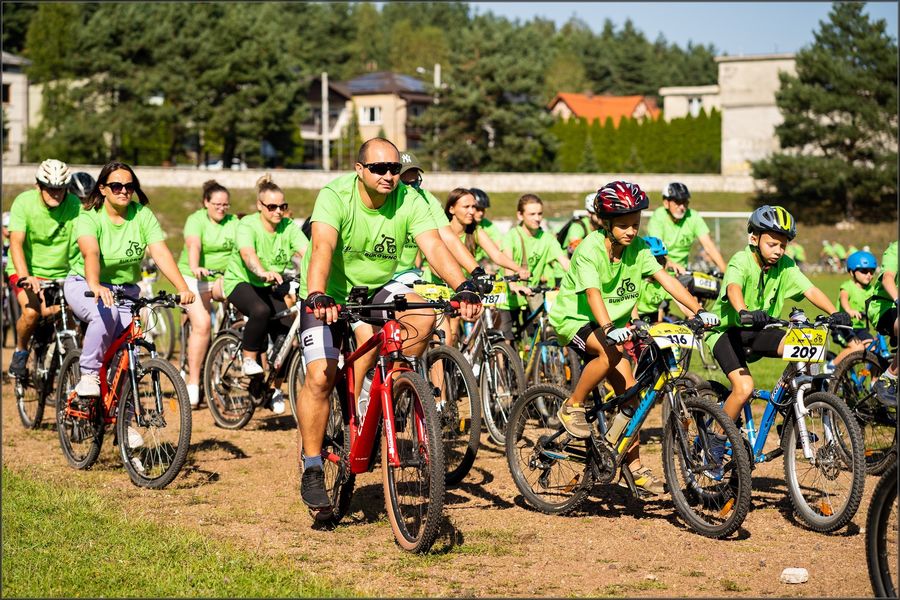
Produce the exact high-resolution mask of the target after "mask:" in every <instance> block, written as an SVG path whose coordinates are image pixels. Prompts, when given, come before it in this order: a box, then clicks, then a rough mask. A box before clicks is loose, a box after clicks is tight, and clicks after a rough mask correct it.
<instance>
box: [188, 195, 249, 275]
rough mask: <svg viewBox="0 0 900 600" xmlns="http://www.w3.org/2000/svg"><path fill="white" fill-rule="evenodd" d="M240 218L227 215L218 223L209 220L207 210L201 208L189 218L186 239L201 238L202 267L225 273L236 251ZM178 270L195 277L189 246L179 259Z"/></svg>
mask: <svg viewBox="0 0 900 600" xmlns="http://www.w3.org/2000/svg"><path fill="white" fill-rule="evenodd" d="M237 227H238V218H237V217H236V216H235V215H225V217H224V218H223V219H222V220H221V221H219V222H218V223H216V222H215V221H213V220H212V219H210V218H209V215H207V213H206V209H205V208H201V209H200V210H198V211H197V212H195V213H192V214H191V215H190V216H188V218H187V221H185V222H184V237H185V239H187V238H188V237H191V236H195V237H199V238H200V266H201V267H202V268H204V269H209V270H210V271H224V270H225V268H226V267H227V266H228V260H229V258H230V257H231V253H232V251H233V250H234V236H235V234H236V233H237ZM178 270H179V271H181V274H182V275H184V276H185V277H193V276H194V274H193V273H191V267H190V263H189V262H188V249H187V245H185V247H184V248H183V249H182V250H181V257H180V258H179V259H178Z"/></svg>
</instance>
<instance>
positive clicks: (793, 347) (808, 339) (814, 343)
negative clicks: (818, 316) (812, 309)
mask: <svg viewBox="0 0 900 600" xmlns="http://www.w3.org/2000/svg"><path fill="white" fill-rule="evenodd" d="M826 337H827V334H826V332H825V330H823V329H790V330H788V332H787V335H786V336H785V338H784V352H783V353H782V354H781V358H782V360H789V361H794V362H824V361H825V341H826Z"/></svg>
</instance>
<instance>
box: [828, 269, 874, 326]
mask: <svg viewBox="0 0 900 600" xmlns="http://www.w3.org/2000/svg"><path fill="white" fill-rule="evenodd" d="M851 277H852V275H851ZM875 288H876V284H875V281H874V280H873V281H871V282H869V285H867V286H866V287H860V286H858V285H857V284H856V282H855V281H853V280H852V279H848V280H847V281H845V282H844V283H842V284H841V288H840V290H838V297H837V300H836V301H835V303H834V305H835V306H836V307H837V308H838V310H844V309H843V308H842V307H841V295H840V293H841V291H845V292H847V304H849V305H850V308H852V309H853V310H858V311H859V312H861V313H863V314H865V313H866V300H868V299H869V297H870V296H871V295H872V294H874V293H875ZM851 325H852V326H853V327H855V328H858V329H861V328H864V327H865V326H866V322H865V321H864V320H863V319H853V322H852V323H851Z"/></svg>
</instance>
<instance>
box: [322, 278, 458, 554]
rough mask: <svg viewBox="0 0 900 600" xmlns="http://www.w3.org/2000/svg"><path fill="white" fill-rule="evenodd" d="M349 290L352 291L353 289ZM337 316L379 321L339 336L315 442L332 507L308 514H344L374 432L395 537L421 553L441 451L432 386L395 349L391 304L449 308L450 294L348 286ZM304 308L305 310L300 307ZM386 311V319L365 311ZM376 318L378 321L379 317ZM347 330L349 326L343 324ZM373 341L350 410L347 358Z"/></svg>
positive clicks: (439, 478) (431, 524) (398, 345)
mask: <svg viewBox="0 0 900 600" xmlns="http://www.w3.org/2000/svg"><path fill="white" fill-rule="evenodd" d="M354 292H355V293H354ZM354 292H351V296H350V299H349V302H348V304H346V305H344V306H341V307H340V318H341V319H347V320H350V321H354V320H362V321H367V322H372V323H373V324H377V325H379V326H381V329H380V330H379V331H378V332H377V333H376V334H375V335H374V336H373V337H372V338H371V339H370V340H368V341H367V342H366V343H365V344H363V345H362V346H361V347H359V348H358V349H355V350H353V349H352V347H353V343H352V338H353V335H352V333H349V331H348V333H347V334H346V336H345V340H344V344H343V347H344V348H345V350H344V352H343V357H342V358H343V366H341V367H340V369H339V371H338V376H337V382H336V384H335V393H332V394H331V414H330V416H329V419H328V423H327V425H326V431H325V439H324V442H323V445H322V458H323V462H324V470H325V488H326V491H327V492H328V495H329V497H330V498H331V502H332V506H333V508H332V509H331V510H330V511H328V512H319V513H317V514H315V517H316V519H317V520H318V521H326V522H330V523H331V524H336V523H337V522H338V521H340V519H341V518H342V517H343V516H344V515H345V514H346V513H347V509H348V507H349V505H350V497H351V495H352V494H353V485H354V481H355V477H356V475H357V474H359V473H365V472H367V471H371V470H372V468H373V465H374V462H375V461H374V460H373V458H374V456H373V455H374V453H375V451H376V447H375V443H376V441H377V439H378V437H379V435H381V472H382V479H383V485H384V499H385V508H386V509H387V514H388V519H389V520H390V523H391V529H392V530H393V532H394V537H395V539H396V541H397V544H399V545H400V547H402V548H403V549H404V550H408V551H411V552H426V551H427V550H428V549H429V548H430V547H431V545H432V544H433V543H434V540H435V538H436V537H437V533H438V529H439V526H440V522H441V516H442V512H443V507H444V450H443V444H442V442H441V421H440V417H439V416H438V413H437V408H436V405H435V399H434V388H433V387H432V386H431V384H429V383H427V382H426V381H425V379H424V378H423V377H422V376H421V375H420V374H419V373H417V372H416V370H417V369H416V366H417V365H415V364H411V362H410V361H409V359H408V358H407V357H404V356H403V355H402V353H401V349H402V347H403V336H402V333H403V329H402V326H401V324H400V322H398V321H397V320H396V319H395V318H394V313H395V312H397V311H401V312H402V311H406V310H413V309H427V310H442V311H445V312H452V311H454V310H456V309H458V308H459V303H457V302H454V301H441V302H438V303H435V302H408V301H407V300H406V297H405V296H403V295H397V296H395V297H394V301H393V302H391V303H386V304H368V305H364V304H353V302H355V301H356V300H358V299H359V298H360V297H362V299H363V301H364V299H365V294H364V293H360V292H358V291H357V290H356V289H354ZM307 310H309V309H307ZM373 311H387V313H388V315H389V320H388V321H387V322H386V323H384V320H383V319H381V320H377V322H376V321H375V320H373V319H371V318H369V317H366V316H365V315H369V314H370V313H371V312H373ZM382 323H383V324H382ZM348 329H349V328H348ZM373 348H377V349H378V361H377V364H376V366H375V369H374V371H375V372H374V376H373V379H372V383H371V387H370V388H369V402H368V407H367V408H366V409H365V414H363V415H360V414H359V413H358V411H357V397H356V390H355V389H354V377H353V369H354V363H356V361H357V360H358V359H359V358H360V357H361V356H363V355H365V354H366V353H368V352H370V351H371V350H372V349H373Z"/></svg>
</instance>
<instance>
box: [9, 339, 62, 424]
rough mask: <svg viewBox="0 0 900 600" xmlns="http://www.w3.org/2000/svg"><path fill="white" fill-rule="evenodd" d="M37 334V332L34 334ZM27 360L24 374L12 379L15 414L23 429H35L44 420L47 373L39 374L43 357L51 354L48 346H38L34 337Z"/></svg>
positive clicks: (29, 345)
mask: <svg viewBox="0 0 900 600" xmlns="http://www.w3.org/2000/svg"><path fill="white" fill-rule="evenodd" d="M35 334H37V332H35ZM26 351H27V352H28V359H27V360H26V361H25V373H24V374H23V375H22V376H21V377H15V378H13V382H12V384H13V391H14V393H15V397H16V412H18V413H19V420H20V421H21V422H22V426H23V427H24V428H25V429H37V428H39V427H40V426H41V420H42V419H43V418H44V403H45V402H46V398H47V393H49V390H48V389H47V383H48V380H49V373H46V374H44V375H42V374H41V367H42V366H43V363H44V356H45V355H46V353H47V352H52V351H53V347H52V346H49V345H43V346H38V344H36V343H35V336H32V338H31V340H30V341H29V342H28V348H27V349H26Z"/></svg>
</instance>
